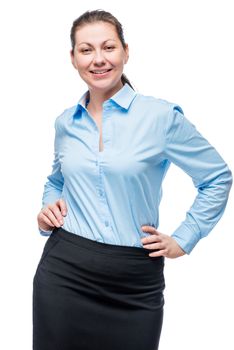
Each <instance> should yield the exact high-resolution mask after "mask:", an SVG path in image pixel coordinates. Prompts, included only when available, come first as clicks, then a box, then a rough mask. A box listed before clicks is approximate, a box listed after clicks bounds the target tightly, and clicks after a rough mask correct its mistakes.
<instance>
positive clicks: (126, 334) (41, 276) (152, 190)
mask: <svg viewBox="0 0 234 350" xmlns="http://www.w3.org/2000/svg"><path fill="white" fill-rule="evenodd" d="M71 43H72V50H71V61H72V64H73V66H74V68H75V69H76V70H77V71H78V73H79V75H80V77H81V78H82V79H83V80H84V81H85V83H86V84H87V86H88V91H86V92H85V93H84V95H83V96H82V97H81V98H80V100H79V102H78V104H77V105H76V106H73V107H71V108H68V109H66V110H65V111H64V112H63V113H62V114H61V115H60V116H59V117H57V118H56V121H55V131H56V133H55V144H54V147H55V153H54V155H55V158H54V164H53V171H52V173H51V175H49V176H48V181H47V182H46V184H45V188H44V193H43V207H42V209H41V211H40V212H39V214H38V216H37V219H38V226H39V231H40V233H41V234H42V235H47V236H49V238H48V240H47V242H46V244H45V247H44V251H43V254H42V257H41V259H40V262H39V264H38V267H37V271H36V273H35V276H34V281H33V348H34V350H47V349H48V350H52V349H62V350H77V349H79V350H90V349H95V350H99V349H100V350H103V349H108V350H109V349H111V350H115V349H116V350H117V349H118V350H120V349H123V350H124V349H128V350H130V349H134V350H145V349H147V350H156V349H158V345H159V339H160V333H161V328H162V322H163V305H164V296H163V292H164V287H165V283H164V274H163V269H164V258H165V257H167V258H177V257H180V256H183V255H184V254H189V253H190V252H191V251H192V249H193V248H194V247H195V245H196V244H197V243H198V241H199V240H200V239H201V238H203V237H205V236H206V235H207V234H208V233H209V232H210V231H211V230H212V228H213V227H214V226H215V224H216V223H217V222H218V221H219V219H220V218H221V216H222V214H223V212H224V209H225V206H226V203H227V200H228V195H229V191H230V188H231V184H232V174H231V171H230V169H229V168H228V166H227V164H226V163H225V162H224V160H223V159H222V157H221V156H220V155H219V154H218V152H217V151H216V150H215V148H214V147H213V146H211V145H210V143H209V142H208V141H207V140H206V139H205V138H204V137H203V136H202V135H201V134H200V133H199V132H198V131H197V130H196V128H195V126H194V125H193V124H192V123H190V122H189V120H188V119H187V118H186V117H185V116H184V114H183V110H182V108H181V107H180V106H178V105H177V104H174V103H171V102H168V101H166V100H162V99H157V98H155V97H152V96H144V95H142V94H140V93H136V92H135V91H134V89H133V87H132V85H131V83H130V82H129V80H128V79H127V78H126V76H125V75H124V74H123V69H124V65H125V64H126V63H127V61H128V57H129V48H128V45H127V44H126V43H125V41H124V37H123V31H122V26H121V24H120V23H119V22H118V20H117V19H116V18H115V17H114V16H113V15H112V14H110V13H108V12H105V11H102V10H97V11H90V12H89V11H87V12H86V13H84V14H83V15H81V16H80V17H79V18H78V19H76V20H75V21H74V23H73V26H72V29H71ZM171 162H173V163H174V164H176V165H178V166H179V167H181V168H182V169H183V170H184V171H185V172H186V173H187V174H188V175H189V176H191V178H192V180H193V182H194V185H195V187H196V188H197V189H198V194H197V196H196V198H195V200H194V203H193V204H192V206H191V208H190V209H189V210H188V212H187V213H186V218H185V220H184V221H183V222H182V223H181V224H180V226H179V227H178V228H176V229H175V231H174V232H173V233H172V235H166V234H163V233H161V232H159V231H158V230H157V227H158V225H159V217H158V207H159V204H160V200H161V196H162V189H161V185H162V181H163V179H164V176H165V174H166V172H167V170H168V168H169V166H170V163H171Z"/></svg>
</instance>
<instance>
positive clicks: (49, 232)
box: [38, 227, 53, 236]
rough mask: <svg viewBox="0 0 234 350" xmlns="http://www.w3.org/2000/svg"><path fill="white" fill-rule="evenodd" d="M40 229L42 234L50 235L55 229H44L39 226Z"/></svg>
mask: <svg viewBox="0 0 234 350" xmlns="http://www.w3.org/2000/svg"><path fill="white" fill-rule="evenodd" d="M38 230H39V232H40V234H41V235H42V236H50V235H51V233H52V232H53V230H42V229H41V228H40V227H38Z"/></svg>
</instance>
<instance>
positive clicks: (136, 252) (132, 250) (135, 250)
mask: <svg viewBox="0 0 234 350" xmlns="http://www.w3.org/2000/svg"><path fill="white" fill-rule="evenodd" d="M50 236H51V238H52V237H55V236H57V237H59V238H62V239H64V240H66V241H69V242H71V243H74V244H76V245H77V246H80V247H83V248H86V249H88V250H93V251H96V252H98V253H100V254H111V255H115V254H116V255H118V256H119V255H121V256H125V257H131V256H132V257H147V258H149V259H153V260H164V257H162V256H161V257H150V256H149V253H150V252H153V251H156V250H148V249H146V248H143V247H130V246H125V245H116V244H109V243H102V242H98V241H94V240H92V239H89V238H86V237H83V236H80V235H77V234H75V233H73V232H69V231H67V230H65V229H64V228H62V227H55V228H54V229H53V232H52V233H51V235H50Z"/></svg>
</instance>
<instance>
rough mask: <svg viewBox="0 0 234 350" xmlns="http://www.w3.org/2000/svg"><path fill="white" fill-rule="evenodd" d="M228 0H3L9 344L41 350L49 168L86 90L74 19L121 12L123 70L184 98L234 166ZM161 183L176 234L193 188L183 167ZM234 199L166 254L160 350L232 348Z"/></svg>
mask: <svg viewBox="0 0 234 350" xmlns="http://www.w3.org/2000/svg"><path fill="white" fill-rule="evenodd" d="M111 3H112V4H111ZM231 5H232V1H228V0H222V2H221V1H214V0H213V1H207V0H196V1H188V0H187V1H186V0H184V1H183V0H179V1H173V0H161V1H155V0H154V1H143V2H142V1H139V4H137V2H132V1H131V2H130V1H129V2H126V1H124V2H118V5H116V2H115V1H113V2H110V1H109V0H107V1H89V0H85V1H83V2H82V1H77V0H76V1H68V0H66V1H65V0H61V1H60V0H56V1H48V0H47V1H45V0H40V1H32V0H31V1H26V0H21V1H10V0H8V1H2V2H1V8H0V16H1V18H0V26H1V27H0V36H1V37H0V43H1V57H0V58H1V65H0V77H1V78H0V80H1V138H0V142H1V254H0V259H1V261H0V269H1V271H0V273H1V275H0V276H1V280H0V282H1V297H0V303H1V305H0V310H1V312H0V318H1V338H0V348H1V349H4V350H12V349H24V350H27V349H32V344H31V342H32V279H33V276H34V273H35V270H36V267H37V264H38V262H39V259H40V256H41V253H42V249H43V247H44V244H45V242H46V239H47V238H45V237H42V236H40V234H39V233H38V230H37V221H36V216H37V214H38V212H39V210H40V208H41V197H42V192H43V186H44V183H45V181H46V176H47V175H49V173H50V171H51V166H52V160H53V141H54V120H55V118H56V117H57V115H59V114H60V113H61V112H62V111H63V110H64V109H65V108H67V107H70V106H72V105H74V104H76V103H77V101H78V99H79V98H80V96H81V94H83V93H84V91H86V85H85V84H84V82H83V81H81V79H80V77H79V75H78V73H77V71H75V69H74V68H73V66H72V65H71V62H70V56H69V50H70V37H69V36H70V28H71V25H72V22H73V20H74V19H76V18H77V17H78V16H80V15H81V14H82V13H83V12H85V11H86V10H94V9H98V8H101V9H104V10H106V11H110V12H111V13H112V14H113V15H114V16H116V17H117V18H118V20H119V21H120V22H121V23H122V25H123V28H124V31H125V39H126V42H128V44H129V48H130V58H129V61H128V64H127V65H126V66H125V73H126V75H127V76H128V78H129V79H130V81H131V82H132V83H133V84H134V86H135V88H136V90H137V91H138V92H140V93H143V94H147V95H153V96H155V97H159V98H163V99H167V100H169V101H171V102H176V103H178V104H179V105H180V106H181V107H182V108H183V110H184V113H185V115H186V116H187V117H188V118H189V119H190V120H191V121H192V122H193V123H194V124H195V125H196V127H197V129H198V130H199V131H200V132H201V133H202V134H203V136H205V137H206V138H207V139H208V140H209V141H210V143H211V144H213V145H214V146H215V147H216V149H217V150H218V151H219V153H220V154H221V155H222V156H223V158H224V159H225V161H226V162H227V163H228V164H229V167H230V168H231V169H234V164H233V161H234V159H233V147H234V144H233V81H234V70H233V62H234V53H233V36H232V33H233V32H234V22H233V10H232V7H231ZM163 188H164V196H163V200H162V204H161V210H160V214H161V216H160V227H159V230H160V231H161V232H164V233H166V234H170V233H171V232H172V231H173V230H174V229H175V228H176V227H177V226H178V225H179V223H180V222H181V221H182V220H183V219H184V216H185V212H186V210H187V209H189V207H190V205H191V204H192V202H193V200H194V197H195V195H196V192H195V189H194V187H193V184H192V180H191V179H190V178H189V177H188V176H187V175H186V174H185V173H183V172H182V170H180V169H179V168H176V167H175V166H174V165H172V166H171V168H170V170H169V172H168V174H167V176H166V179H165V181H164V184H163ZM232 192H233V191H231V194H230V198H229V202H228V205H227V208H226V211H225V213H224V215H223V217H222V219H221V220H220V221H219V223H218V224H217V225H216V226H215V228H214V229H213V231H212V232H211V233H210V235H209V236H208V237H207V238H205V239H203V240H201V241H200V242H199V243H198V245H197V246H196V247H195V248H194V250H193V251H192V253H191V254H190V255H189V256H184V257H181V258H178V259H174V260H169V259H166V267H165V277H166V290H165V300H166V303H165V315H164V325H163V330H162V335H161V343H160V350H169V349H175V350H176V349H180V350H188V349H189V350H197V349H200V350H203V349H204V350H209V349H212V350H220V349H225V350H233V349H234V341H233V324H234V317H233V315H234V304H233V295H234V287H233V286H234V284H233V251H234V239H233V236H234V232H233V227H232V215H233V207H234V206H233V193H232ZM51 350H52V349H51ZM104 350H107V349H104ZM108 350H111V349H108ZM120 350H121V349H120Z"/></svg>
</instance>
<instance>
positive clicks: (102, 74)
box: [90, 68, 112, 77]
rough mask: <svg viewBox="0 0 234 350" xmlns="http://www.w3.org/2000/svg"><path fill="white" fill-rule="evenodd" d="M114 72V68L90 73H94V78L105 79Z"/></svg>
mask: <svg viewBox="0 0 234 350" xmlns="http://www.w3.org/2000/svg"><path fill="white" fill-rule="evenodd" d="M110 71H112V68H110V69H102V70H101V69H100V70H91V71H90V73H92V75H94V76H99V77H103V76H106V75H108V74H109V72H110Z"/></svg>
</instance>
